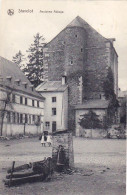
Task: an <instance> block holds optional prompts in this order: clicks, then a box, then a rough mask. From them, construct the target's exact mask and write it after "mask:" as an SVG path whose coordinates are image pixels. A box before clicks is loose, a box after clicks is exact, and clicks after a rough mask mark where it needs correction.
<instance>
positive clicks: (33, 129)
mask: <svg viewBox="0 0 127 195" xmlns="http://www.w3.org/2000/svg"><path fill="white" fill-rule="evenodd" d="M40 133H41V128H40V126H36V125H28V124H25V128H24V124H4V125H3V136H12V135H19V134H22V135H27V134H40Z"/></svg>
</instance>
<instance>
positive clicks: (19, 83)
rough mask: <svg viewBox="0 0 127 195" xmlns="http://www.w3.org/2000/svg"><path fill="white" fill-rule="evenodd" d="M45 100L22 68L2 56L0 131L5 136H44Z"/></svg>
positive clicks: (0, 65)
mask: <svg viewBox="0 0 127 195" xmlns="http://www.w3.org/2000/svg"><path fill="white" fill-rule="evenodd" d="M44 100H45V98H44V97H42V96H41V95H40V94H38V93H37V92H36V91H35V89H34V88H33V86H32V85H31V83H30V82H29V81H28V79H27V78H26V76H25V75H24V74H23V73H22V71H21V70H20V69H19V67H18V66H17V65H16V64H14V63H12V62H11V61H9V60H6V59H5V58H2V57H0V131H1V135H2V136H8V135H15V134H29V133H31V134H36V133H41V131H43V129H41V122H43V117H44Z"/></svg>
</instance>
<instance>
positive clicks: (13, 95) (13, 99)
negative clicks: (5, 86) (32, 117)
mask: <svg viewBox="0 0 127 195" xmlns="http://www.w3.org/2000/svg"><path fill="white" fill-rule="evenodd" d="M12 102H13V103H15V94H12Z"/></svg>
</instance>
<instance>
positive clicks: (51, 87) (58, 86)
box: [36, 81, 67, 92]
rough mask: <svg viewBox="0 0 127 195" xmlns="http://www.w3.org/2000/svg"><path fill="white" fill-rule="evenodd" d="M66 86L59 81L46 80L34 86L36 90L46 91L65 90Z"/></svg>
mask: <svg viewBox="0 0 127 195" xmlns="http://www.w3.org/2000/svg"><path fill="white" fill-rule="evenodd" d="M66 88H67V85H66V84H65V85H62V82H61V81H47V82H44V83H41V84H40V85H39V86H38V87H36V90H37V91H38V92H46V91H48V92H49V91H50V92H51V91H52V92H62V91H65V89H66Z"/></svg>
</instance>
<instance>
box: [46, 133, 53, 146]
mask: <svg viewBox="0 0 127 195" xmlns="http://www.w3.org/2000/svg"><path fill="white" fill-rule="evenodd" d="M47 143H48V145H49V147H50V146H51V145H52V140H51V135H48V136H47Z"/></svg>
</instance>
